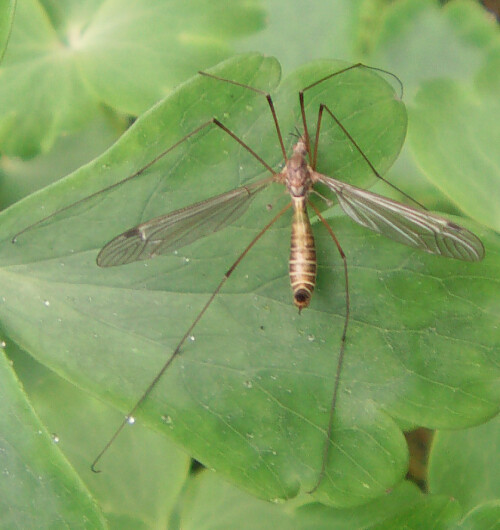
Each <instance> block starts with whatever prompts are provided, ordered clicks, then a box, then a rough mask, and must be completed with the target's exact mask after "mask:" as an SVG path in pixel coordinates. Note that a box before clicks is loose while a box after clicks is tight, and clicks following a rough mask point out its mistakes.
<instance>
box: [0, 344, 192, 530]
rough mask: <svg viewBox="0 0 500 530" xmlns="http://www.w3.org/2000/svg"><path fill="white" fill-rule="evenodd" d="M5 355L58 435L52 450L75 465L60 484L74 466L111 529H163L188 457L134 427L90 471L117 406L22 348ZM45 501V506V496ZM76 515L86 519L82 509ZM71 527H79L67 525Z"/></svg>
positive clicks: (67, 474)
mask: <svg viewBox="0 0 500 530" xmlns="http://www.w3.org/2000/svg"><path fill="white" fill-rule="evenodd" d="M8 353H9V356H10V357H11V358H12V359H13V362H14V367H15V369H16V373H17V374H18V375H19V376H20V377H21V379H22V382H23V386H24V388H25V389H26V392H27V394H28V396H29V399H30V401H31V402H32V403H33V404H34V405H35V406H36V411H37V413H38V414H39V416H40V417H41V419H42V420H43V422H44V424H45V425H46V427H47V429H49V432H52V433H57V440H58V443H57V448H58V449H60V450H61V451H62V453H63V454H64V456H65V457H66V458H67V459H68V460H69V461H70V462H71V465H72V466H73V468H74V469H70V470H69V471H68V470H67V468H63V469H60V471H59V475H58V481H59V482H60V483H64V481H65V480H69V479H70V478H71V477H72V476H73V477H74V476H75V470H76V473H78V475H77V476H79V478H80V480H81V481H83V482H84V483H85V485H86V487H87V488H88V490H89V491H90V492H91V494H92V496H93V501H94V502H95V503H96V504H97V505H98V506H100V507H101V510H102V512H103V515H104V517H105V518H106V520H107V522H108V524H109V526H110V527H111V528H120V529H125V528H131V529H139V528H144V529H146V528H153V527H155V526H160V525H161V526H163V527H164V528H166V527H167V526H168V522H169V520H170V519H171V517H172V513H173V511H174V509H175V505H176V503H177V501H178V496H179V493H180V491H181V489H182V487H183V486H184V482H185V480H186V478H187V472H188V469H189V464H190V459H189V457H188V456H187V455H186V454H183V453H182V452H181V451H180V450H179V449H177V448H176V447H175V446H174V445H173V444H171V443H169V442H168V440H167V439H166V438H165V437H164V436H162V435H160V434H158V433H155V432H153V431H151V430H148V429H146V428H145V427H144V426H143V425H137V427H136V428H134V429H131V430H129V431H127V432H124V433H123V436H121V437H120V438H119V439H118V440H117V443H116V444H115V446H114V448H113V452H112V453H110V455H109V458H108V459H107V460H106V468H105V469H104V470H103V472H102V473H99V474H96V473H92V471H91V470H90V464H91V460H92V459H93V457H94V456H95V454H96V452H97V451H98V450H99V449H100V443H101V441H102V440H103V439H104V437H105V436H106V435H107V434H108V432H109V426H110V425H113V424H114V423H115V422H116V421H118V415H117V413H116V410H114V409H112V408H111V407H108V406H106V405H105V404H104V403H102V402H101V401H98V400H96V399H95V398H92V397H91V396H89V395H88V394H86V393H85V392H82V391H81V390H78V389H77V388H76V387H75V386H73V385H71V384H69V383H67V382H66V381H64V380H63V379H61V378H60V377H58V376H57V375H56V374H54V373H53V372H50V371H49V370H47V369H46V368H44V367H43V366H41V365H40V364H39V363H37V362H35V361H34V360H33V359H32V358H31V357H29V356H28V355H26V354H23V352H20V351H12V348H11V347H10V348H9V351H8ZM8 429H9V432H12V433H14V432H18V431H19V428H18V426H17V425H16V424H15V423H14V422H10V424H9V425H8ZM53 437H55V434H54V435H53ZM51 445H52V447H55V444H51ZM32 458H33V457H28V458H25V460H24V462H25V463H29V462H30V461H31V460H32ZM2 491H3V489H2ZM47 499H50V497H47ZM52 502H54V501H52ZM23 503H24V504H25V505H27V504H29V497H24V498H23V500H22V501H21V502H20V504H21V506H22V504H23ZM47 503H48V505H49V506H50V504H51V503H50V502H49V500H48V501H47ZM78 513H79V514H80V517H81V518H83V517H85V511H84V509H83V508H80V509H79V511H78ZM75 526H76V527H79V525H78V524H76V525H72V527H75ZM47 527H51V526H50V525H47Z"/></svg>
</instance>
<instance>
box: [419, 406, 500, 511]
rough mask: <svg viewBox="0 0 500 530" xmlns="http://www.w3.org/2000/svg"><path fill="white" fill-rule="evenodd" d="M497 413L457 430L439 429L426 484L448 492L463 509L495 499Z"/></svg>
mask: <svg viewBox="0 0 500 530" xmlns="http://www.w3.org/2000/svg"><path fill="white" fill-rule="evenodd" d="M499 443H500V417H499V416H496V417H495V418H494V419H492V420H491V421H489V422H488V423H486V424H484V425H480V426H479V427H474V428H473V429H466V430H463V431H458V432H455V431H453V432H448V431H439V432H438V433H437V434H436V436H435V439H434V443H433V446H432V453H431V457H430V463H429V464H430V467H429V488H430V490H431V491H432V492H433V493H442V494H446V495H451V496H453V497H454V498H455V499H458V500H459V501H460V504H461V505H462V506H464V508H466V509H471V508H473V507H474V506H476V505H477V504H480V503H482V502H484V501H487V500H495V499H498V492H499V491H500V469H499V464H498V458H497V456H498V446H499Z"/></svg>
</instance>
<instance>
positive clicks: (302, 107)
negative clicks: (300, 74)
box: [299, 63, 403, 169]
mask: <svg viewBox="0 0 500 530" xmlns="http://www.w3.org/2000/svg"><path fill="white" fill-rule="evenodd" d="M355 68H366V69H368V70H375V71H377V72H381V73H383V74H386V75H389V76H391V77H392V78H393V79H395V80H396V81H397V83H398V84H399V87H400V96H399V97H400V99H401V98H402V97H403V83H402V82H401V80H400V79H399V77H398V76H397V75H395V74H393V73H392V72H388V71H387V70H383V69H382V68H376V67H374V66H368V65H366V64H363V63H356V64H353V65H351V66H348V67H346V68H343V69H342V70H338V71H336V72H333V73H331V74H328V75H326V76H325V77H322V78H321V79H318V80H317V81H315V82H314V83H311V84H310V85H308V86H306V87H305V88H303V89H302V90H301V91H300V92H299V103H300V112H301V115H302V124H303V127H304V140H305V142H306V149H307V153H308V155H309V161H310V162H311V167H312V168H313V169H316V154H315V155H314V156H312V151H311V143H310V137H309V130H308V128H307V120H306V111H305V105H304V92H306V91H307V90H310V89H311V88H314V87H315V86H318V85H319V84H321V83H323V82H325V81H328V80H329V79H331V78H332V77H335V76H337V75H340V74H344V73H346V72H348V71H349V70H354V69H355ZM317 137H318V132H317V129H316V138H317ZM348 137H349V139H350V140H351V141H352V142H353V143H354V144H355V145H356V148H357V149H358V150H359V147H358V146H357V144H356V143H355V142H354V140H353V139H352V137H351V136H348ZM317 148H318V147H317V141H316V142H315V147H314V151H315V153H316V151H317ZM363 156H364V155H363ZM365 158H366V157H365Z"/></svg>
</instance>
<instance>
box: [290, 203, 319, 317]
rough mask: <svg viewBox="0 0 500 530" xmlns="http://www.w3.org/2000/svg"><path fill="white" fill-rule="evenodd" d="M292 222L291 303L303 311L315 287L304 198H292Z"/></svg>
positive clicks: (313, 255) (313, 263) (313, 248)
mask: <svg viewBox="0 0 500 530" xmlns="http://www.w3.org/2000/svg"><path fill="white" fill-rule="evenodd" d="M292 200H293V220H292V241H291V250H290V265H289V271H290V282H291V284H292V290H293V303H294V304H295V305H296V306H297V307H298V308H299V310H301V309H304V308H305V307H307V306H308V305H309V302H310V301H311V297H312V294H313V291H314V286H315V285H316V247H315V245H314V236H313V233H312V228H311V223H310V222H309V216H308V215H307V210H306V199H305V197H292Z"/></svg>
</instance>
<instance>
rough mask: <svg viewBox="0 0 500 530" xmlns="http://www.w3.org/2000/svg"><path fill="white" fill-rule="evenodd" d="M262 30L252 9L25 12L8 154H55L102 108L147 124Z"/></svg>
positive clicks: (4, 124)
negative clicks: (181, 89)
mask: <svg viewBox="0 0 500 530" xmlns="http://www.w3.org/2000/svg"><path fill="white" fill-rule="evenodd" d="M261 24H262V13H261V11H260V10H259V9H258V8H256V7H254V6H252V5H251V4H250V5H249V4H248V3H247V2H244V1H232V2H230V3H229V4H228V3H227V2H225V1H223V0H215V1H212V2H205V1H204V0H188V1H185V0H169V1H164V0H154V1H153V0H152V1H150V2H148V4H147V7H146V4H144V3H141V2H135V1H134V0H107V1H106V0H100V1H98V0H93V1H91V2H74V1H68V2H58V3H55V2H50V1H47V2H41V1H37V0H26V1H23V2H20V3H19V5H18V9H17V12H16V18H15V23H14V26H13V31H12V38H11V42H10V45H9V49H8V53H7V54H6V56H5V60H4V62H3V67H2V70H1V71H0V145H1V150H2V153H4V154H8V155H11V156H22V157H31V156H34V155H36V154H38V153H39V152H41V151H42V152H43V151H47V150H49V148H50V147H51V146H52V144H53V142H54V141H55V139H56V138H57V137H59V136H60V135H61V134H62V133H68V132H74V131H75V130H78V129H79V128H80V127H82V126H83V125H85V124H87V123H88V122H89V121H90V120H91V119H92V118H94V117H95V116H96V115H98V114H100V113H102V111H103V106H104V105H108V106H109V107H111V108H112V109H115V110H118V111H120V112H124V113H129V114H134V115H136V114H139V113H140V112H143V111H144V110H146V109H147V108H148V107H150V106H151V105H152V104H153V103H155V102H156V101H157V100H158V99H160V98H161V97H163V96H164V95H165V94H166V93H168V91H169V90H171V89H172V87H173V86H175V85H177V84H178V83H180V82H181V81H183V80H184V79H185V78H186V77H189V76H190V75H193V74H194V73H195V72H196V71H197V70H199V69H200V68H206V67H208V66H211V65H213V64H215V63H217V62H218V61H220V60H221V59H223V58H224V57H227V56H228V55H229V54H230V53H231V45H230V41H231V40H232V39H235V38H237V37H238V36H242V35H245V34H247V33H251V32H252V31H255V30H256V29H257V28H258V27H260V26H261Z"/></svg>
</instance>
